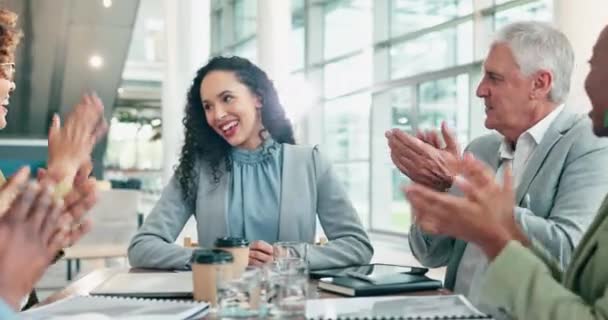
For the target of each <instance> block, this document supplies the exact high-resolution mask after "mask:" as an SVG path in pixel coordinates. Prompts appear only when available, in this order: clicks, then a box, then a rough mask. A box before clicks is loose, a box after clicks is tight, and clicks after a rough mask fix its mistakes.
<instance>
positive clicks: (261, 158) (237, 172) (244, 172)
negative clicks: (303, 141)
mask: <svg viewBox="0 0 608 320" xmlns="http://www.w3.org/2000/svg"><path fill="white" fill-rule="evenodd" d="M231 160H232V181H231V182H230V186H229V188H228V190H229V194H228V198H227V199H228V200H227V201H228V215H227V217H226V219H227V221H226V225H227V226H228V234H229V235H230V236H232V237H243V238H246V239H248V240H249V241H254V240H264V241H266V242H268V243H274V242H276V241H277V240H278V238H279V212H280V202H281V201H280V199H281V173H282V169H283V145H281V144H280V143H278V142H276V141H274V140H273V139H272V138H268V139H266V140H265V141H264V143H263V144H262V145H261V146H260V147H259V148H257V149H255V150H246V149H238V148H233V149H232V152H231Z"/></svg>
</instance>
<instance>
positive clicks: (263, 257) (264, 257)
mask: <svg viewBox="0 0 608 320" xmlns="http://www.w3.org/2000/svg"><path fill="white" fill-rule="evenodd" d="M249 258H250V259H255V260H258V261H261V262H264V263H265V262H268V261H271V260H272V255H269V254H267V253H265V252H263V251H259V250H249Z"/></svg>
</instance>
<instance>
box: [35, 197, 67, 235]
mask: <svg viewBox="0 0 608 320" xmlns="http://www.w3.org/2000/svg"><path fill="white" fill-rule="evenodd" d="M62 211H63V200H61V199H59V200H55V201H53V203H52V205H51V209H50V212H49V214H47V215H46V218H45V219H44V222H43V223H42V225H41V226H40V234H41V235H42V239H43V240H44V243H47V244H48V243H50V242H51V236H52V235H53V234H54V233H55V232H57V230H59V229H61V225H60V224H59V222H60V221H59V217H60V216H61V212H62ZM66 231H67V230H66Z"/></svg>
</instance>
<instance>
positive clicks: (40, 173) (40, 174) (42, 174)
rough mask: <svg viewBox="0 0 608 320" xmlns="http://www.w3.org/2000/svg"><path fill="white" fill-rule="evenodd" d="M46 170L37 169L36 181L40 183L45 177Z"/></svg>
mask: <svg viewBox="0 0 608 320" xmlns="http://www.w3.org/2000/svg"><path fill="white" fill-rule="evenodd" d="M47 174H48V172H47V170H46V169H44V168H38V172H37V173H36V180H38V181H42V180H44V179H46V177H47Z"/></svg>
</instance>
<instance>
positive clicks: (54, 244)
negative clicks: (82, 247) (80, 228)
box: [47, 229, 69, 256]
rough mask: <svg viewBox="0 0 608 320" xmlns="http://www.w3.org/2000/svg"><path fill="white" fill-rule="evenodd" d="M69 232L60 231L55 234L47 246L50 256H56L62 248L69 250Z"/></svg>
mask: <svg viewBox="0 0 608 320" xmlns="http://www.w3.org/2000/svg"><path fill="white" fill-rule="evenodd" d="M68 233H69V231H68V230H64V229H59V230H58V231H57V232H55V233H54V234H53V236H52V237H51V240H50V241H49V242H48V244H47V248H48V254H49V255H51V256H55V255H56V254H57V252H59V250H61V249H62V248H67V247H68V243H69V236H68Z"/></svg>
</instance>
